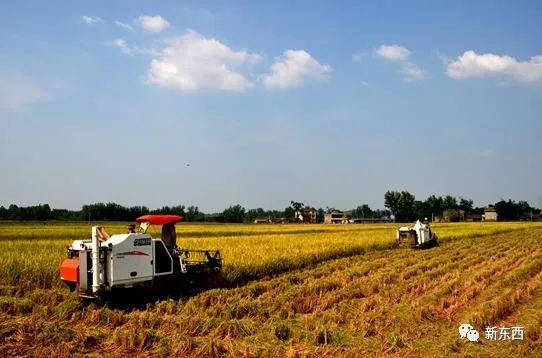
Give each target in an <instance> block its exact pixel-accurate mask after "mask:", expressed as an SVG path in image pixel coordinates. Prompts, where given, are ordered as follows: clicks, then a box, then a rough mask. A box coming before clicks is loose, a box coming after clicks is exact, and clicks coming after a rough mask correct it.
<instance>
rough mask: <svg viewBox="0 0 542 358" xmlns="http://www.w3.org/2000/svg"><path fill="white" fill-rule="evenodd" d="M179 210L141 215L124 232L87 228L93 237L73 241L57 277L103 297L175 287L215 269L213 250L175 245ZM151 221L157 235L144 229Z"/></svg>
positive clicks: (218, 261) (203, 277)
mask: <svg viewBox="0 0 542 358" xmlns="http://www.w3.org/2000/svg"><path fill="white" fill-rule="evenodd" d="M182 218H183V217H182V216H178V215H144V216H141V217H139V218H137V219H136V221H137V222H138V223H139V229H138V230H137V232H136V230H135V225H134V224H131V225H129V226H128V233H126V234H116V235H112V236H109V235H108V234H107V232H105V230H104V229H103V228H102V227H99V226H93V227H92V238H91V239H89V240H75V241H73V243H72V244H71V246H69V247H68V258H67V259H65V260H64V262H63V263H62V265H61V266H60V279H61V280H62V281H64V282H65V283H66V284H67V285H68V286H69V287H70V290H72V291H73V290H77V292H78V294H79V296H80V297H85V298H98V299H103V298H104V297H106V296H108V295H110V294H111V293H112V292H114V291H116V290H117V289H121V288H132V287H143V288H153V291H154V292H156V291H159V289H164V290H167V291H168V292H169V291H174V290H176V289H178V288H179V287H182V286H186V284H190V283H192V282H195V281H204V280H206V279H208V278H210V277H212V276H215V275H216V274H217V273H219V272H220V270H221V268H222V259H221V257H220V251H218V250H183V249H179V248H178V247H177V245H176V232H175V223H177V222H179V221H181V220H182ZM150 225H161V226H162V237H161V239H155V238H153V237H152V236H151V235H150V234H147V229H148V228H149V226H150Z"/></svg>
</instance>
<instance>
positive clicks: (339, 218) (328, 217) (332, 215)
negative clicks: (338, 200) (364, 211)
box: [324, 210, 348, 224]
mask: <svg viewBox="0 0 542 358" xmlns="http://www.w3.org/2000/svg"><path fill="white" fill-rule="evenodd" d="M346 223H348V220H347V218H346V214H345V213H343V212H342V211H340V210H331V211H329V212H327V213H325V214H324V224H346Z"/></svg>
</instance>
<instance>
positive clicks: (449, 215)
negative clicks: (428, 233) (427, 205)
mask: <svg viewBox="0 0 542 358" xmlns="http://www.w3.org/2000/svg"><path fill="white" fill-rule="evenodd" d="M464 220H465V210H458V209H446V210H444V211H443V212H442V217H441V218H440V222H455V221H464Z"/></svg>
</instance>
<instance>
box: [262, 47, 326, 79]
mask: <svg viewBox="0 0 542 358" xmlns="http://www.w3.org/2000/svg"><path fill="white" fill-rule="evenodd" d="M330 73H331V67H330V66H329V65H321V64H320V63H319V62H318V61H316V59H314V57H312V56H311V55H310V54H309V53H308V52H306V51H303V50H286V51H284V54H283V55H282V56H280V57H277V58H275V62H274V63H273V65H272V66H271V72H270V73H267V74H265V75H264V76H263V77H262V80H263V83H264V85H265V87H267V88H287V87H296V86H300V85H302V84H303V83H304V82H305V81H306V80H309V79H312V80H317V81H325V80H327V79H329V77H330Z"/></svg>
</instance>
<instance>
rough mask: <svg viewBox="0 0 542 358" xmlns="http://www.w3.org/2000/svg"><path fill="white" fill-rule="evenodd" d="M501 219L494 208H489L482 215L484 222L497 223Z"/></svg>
mask: <svg viewBox="0 0 542 358" xmlns="http://www.w3.org/2000/svg"><path fill="white" fill-rule="evenodd" d="M498 219H499V215H498V214H497V210H495V208H494V207H492V206H489V207H487V208H485V209H484V213H483V214H482V221H497V220H498Z"/></svg>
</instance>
